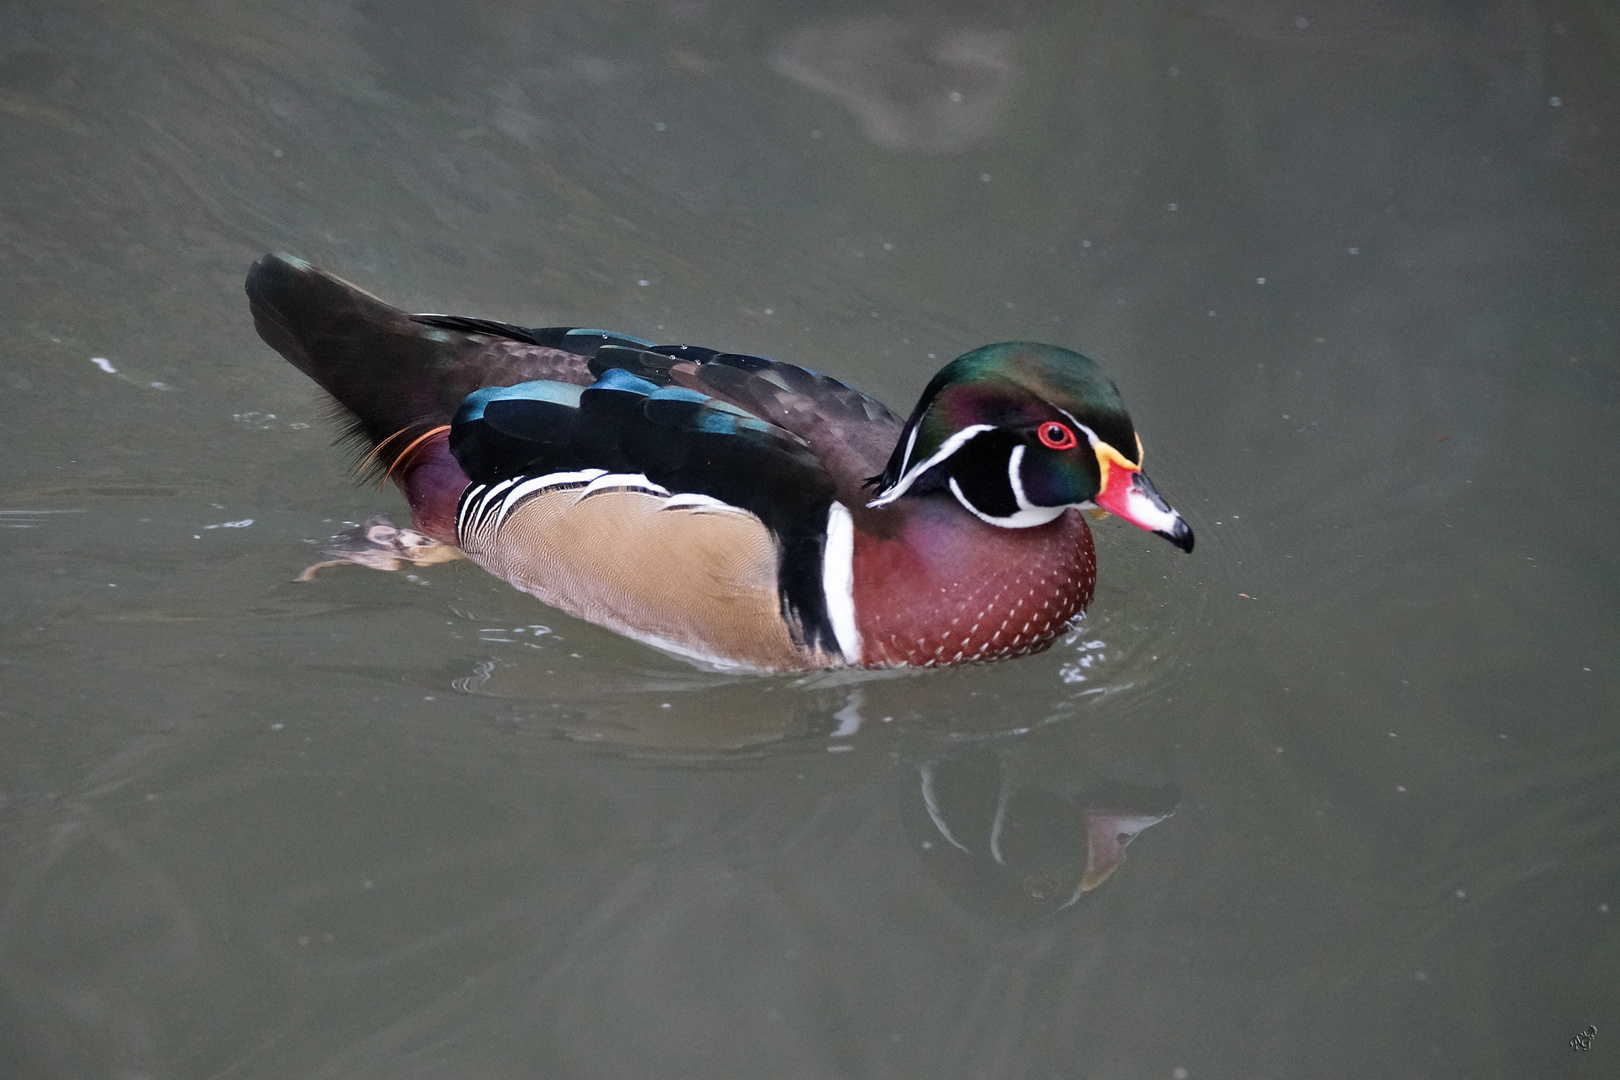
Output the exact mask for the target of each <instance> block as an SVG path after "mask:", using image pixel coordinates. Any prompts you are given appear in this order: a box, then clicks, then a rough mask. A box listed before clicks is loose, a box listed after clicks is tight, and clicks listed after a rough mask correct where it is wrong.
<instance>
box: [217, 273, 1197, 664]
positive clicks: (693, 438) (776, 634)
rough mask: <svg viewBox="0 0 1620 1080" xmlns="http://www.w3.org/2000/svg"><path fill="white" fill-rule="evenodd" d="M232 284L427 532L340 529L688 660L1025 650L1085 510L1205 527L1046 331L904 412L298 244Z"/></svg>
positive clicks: (1116, 399) (1074, 612) (1072, 613)
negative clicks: (508, 315)
mask: <svg viewBox="0 0 1620 1080" xmlns="http://www.w3.org/2000/svg"><path fill="white" fill-rule="evenodd" d="M247 293H248V299H249V302H250V304H251V307H252V310H253V320H254V325H255V327H256V328H257V329H258V332H259V335H260V336H261V337H262V338H264V340H265V341H266V342H267V343H268V344H269V345H270V346H271V347H272V348H274V349H275V350H276V351H277V352H279V353H281V355H282V356H284V357H286V358H287V359H288V360H289V361H291V362H292V364H293V365H294V366H295V367H297V368H298V369H299V370H300V371H302V372H304V373H305V374H306V375H308V376H309V377H310V378H312V379H314V380H315V382H316V383H318V384H320V386H321V387H322V388H323V389H325V390H326V391H327V392H328V393H329V394H331V395H332V396H333V397H334V398H335V399H336V400H337V402H338V403H339V404H340V405H341V407H342V409H343V411H344V413H346V414H347V417H348V419H349V432H348V434H349V435H350V436H351V437H352V438H353V439H355V440H356V441H357V442H358V443H359V444H360V445H362V446H364V447H367V448H369V453H368V454H367V455H366V464H367V465H368V466H370V467H371V468H373V469H374V470H375V471H376V472H378V473H380V474H381V475H382V477H383V478H384V481H385V482H386V480H387V479H392V480H393V481H394V482H395V483H396V484H397V485H398V486H399V488H400V490H401V491H402V492H403V493H404V495H405V498H406V500H407V501H408V502H409V503H410V506H411V511H412V514H413V516H414V519H415V520H414V525H415V528H416V530H417V532H419V533H420V534H422V535H421V536H420V537H416V538H415V539H414V540H413V541H412V543H411V544H410V545H402V544H399V543H396V542H393V541H397V539H398V537H397V536H393V537H392V539H391V540H390V541H389V543H388V544H387V545H386V546H388V550H386V551H381V552H378V553H374V555H373V556H371V557H369V558H368V557H367V556H365V555H364V554H363V553H362V554H360V555H357V554H356V552H355V550H354V549H355V548H356V547H363V546H364V540H363V538H361V540H360V541H357V542H351V543H350V544H349V545H348V546H347V547H346V548H340V549H335V550H330V551H329V552H328V553H329V554H333V555H335V556H336V557H337V558H339V559H341V560H346V561H355V562H362V563H368V564H370V565H389V566H397V565H398V561H397V560H399V559H406V560H410V561H424V562H426V561H438V560H439V559H442V558H445V557H447V556H450V557H453V555H454V553H455V551H457V550H459V552H460V553H461V554H462V555H464V556H465V557H466V558H468V559H471V560H472V561H473V562H475V563H477V564H478V565H479V566H481V567H483V568H484V569H486V570H488V571H489V572H490V573H492V574H495V575H496V576H498V577H501V578H503V579H505V580H506V581H508V582H510V583H511V584H513V585H515V586H516V587H517V588H519V589H522V590H523V591H524V592H527V593H531V594H532V595H534V596H536V597H538V598H540V599H541V600H543V601H544V602H545V603H547V604H550V605H552V606H553V607H556V608H560V609H562V610H563V611H566V612H568V613H569V614H571V615H574V616H577V617H579V618H582V619H586V620H588V621H590V622H593V623H596V624H598V625H600V626H605V627H607V628H609V629H611V630H614V631H617V632H618V633H621V634H624V635H625V636H627V637H631V638H634V639H636V640H638V641H642V642H646V643H648V644H650V645H654V646H656V647H658V648H660V649H663V650H665V651H668V652H671V653H674V654H677V655H680V656H683V657H686V658H688V659H692V660H696V661H699V662H701V663H706V664H709V665H713V666H716V667H721V668H749V669H756V670H764V671H802V670H808V669H815V668H834V667H894V666H924V667H932V666H936V665H945V664H959V663H969V662H972V661H982V660H993V659H1000V658H1003V657H1011V656H1021V655H1025V654H1028V653H1033V652H1038V651H1040V650H1042V649H1044V648H1046V647H1047V646H1048V645H1050V644H1051V643H1052V641H1053V639H1054V638H1056V637H1057V635H1059V634H1060V633H1062V632H1063V630H1064V629H1065V627H1066V626H1067V625H1068V624H1069V623H1070V622H1071V621H1073V620H1074V619H1075V618H1076V617H1077V616H1078V615H1079V614H1080V613H1081V612H1082V611H1084V610H1085V607H1086V605H1087V603H1089V602H1090V600H1091V595H1092V587H1093V584H1094V583H1095V580H1096V569H1097V567H1096V557H1095V555H1094V553H1093V550H1092V542H1091V532H1090V530H1089V529H1088V528H1087V526H1086V522H1085V520H1084V518H1083V517H1082V515H1081V514H1080V513H1079V511H1080V509H1082V508H1096V509H1100V510H1102V511H1107V512H1108V513H1112V514H1114V515H1116V516H1118V517H1121V518H1124V519H1125V520H1126V521H1129V522H1131V523H1132V524H1135V525H1138V526H1141V527H1142V528H1144V529H1148V530H1150V531H1152V532H1155V533H1157V534H1159V535H1160V536H1163V537H1165V538H1166V539H1168V540H1169V541H1170V542H1171V543H1172V544H1174V545H1175V546H1177V547H1179V548H1181V549H1182V550H1183V551H1188V552H1190V551H1191V550H1192V547H1193V534H1192V530H1191V529H1190V528H1189V527H1188V526H1187V523H1186V522H1185V521H1183V520H1182V519H1181V517H1180V515H1178V514H1177V513H1176V512H1175V511H1174V510H1172V509H1171V508H1170V507H1169V506H1168V505H1166V503H1165V501H1164V500H1163V499H1161V498H1160V497H1159V494H1158V492H1157V491H1155V490H1154V488H1153V485H1152V484H1151V483H1150V482H1149V481H1148V478H1147V476H1146V475H1145V474H1144V473H1143V472H1142V444H1141V441H1140V440H1139V439H1138V438H1137V436H1136V431H1135V428H1134V427H1132V425H1131V419H1130V417H1129V415H1127V414H1126V412H1125V406H1124V403H1123V401H1122V400H1121V397H1120V393H1119V390H1118V388H1117V387H1116V386H1115V385H1114V383H1113V382H1112V381H1111V380H1110V379H1109V378H1108V376H1107V375H1106V374H1104V373H1103V371H1102V369H1101V368H1100V367H1099V366H1098V365H1097V364H1096V363H1094V362H1093V361H1091V360H1089V359H1087V358H1086V357H1084V356H1081V355H1079V354H1078V353H1074V352H1070V351H1068V350H1066V349H1060V348H1057V347H1055V346H1052V345H1042V344H1036V343H1033V342H1006V343H1002V344H998V345H987V346H984V347H983V348H979V349H975V350H973V351H972V352H970V353H967V354H966V355H964V356H962V357H959V358H958V359H956V360H953V361H952V362H951V363H949V364H947V365H946V366H945V367H944V368H943V369H942V370H941V371H940V372H939V374H937V375H935V376H934V378H933V381H931V382H930V383H929V384H928V386H927V388H926V389H924V390H923V393H922V397H921V398H920V399H919V400H918V402H917V406H916V408H915V409H913V410H912V413H911V417H910V419H909V420H906V421H904V422H902V421H901V419H900V418H899V417H898V416H897V415H896V414H895V413H893V412H891V411H890V410H889V409H888V408H887V407H885V406H884V405H882V404H881V403H879V402H878V401H876V400H874V399H872V398H870V397H867V396H866V395H865V394H863V393H861V392H860V391H858V390H854V389H852V388H850V387H849V386H846V385H845V384H843V383H841V382H839V381H837V380H836V379H831V378H828V377H827V376H825V375H819V374H817V373H815V372H813V371H810V370H807V369H805V368H802V367H797V366H795V365H793V364H785V363H779V362H777V361H773V360H767V359H763V358H761V357H758V356H745V355H741V354H737V353H723V352H716V351H715V350H713V349H704V348H698V347H696V346H690V345H654V344H652V343H649V342H646V341H641V340H638V339H636V338H632V337H627V336H625V335H622V334H613V333H608V332H606V331H602V330H588V329H573V328H566V327H548V328H543V329H525V328H522V327H518V326H511V325H508V324H506V323H500V322H492V321H489V320H486V319H477V318H465V317H460V316H449V315H410V314H406V313H405V312H403V311H399V310H397V309H396V308H393V307H390V306H389V305H387V304H385V303H383V302H382V301H380V300H378V299H377V298H375V297H373V296H371V295H370V294H368V293H366V292H363V291H362V290H360V289H358V288H356V287H355V286H353V285H350V284H349V283H347V282H345V281H342V280H340V279H339V278H336V277H334V276H332V275H331V274H328V273H325V272H324V271H321V270H318V269H316V268H314V267H312V266H310V265H309V264H308V263H305V262H303V261H302V260H299V259H296V258H293V257H291V256H287V255H266V256H265V257H264V258H262V259H260V260H259V261H258V262H257V263H255V264H254V266H253V268H252V269H251V271H250V272H249V274H248V278H247ZM368 524H372V525H374V524H375V523H368ZM424 538H425V539H426V540H427V541H431V542H433V543H431V544H427V543H422V542H419V541H422V540H423V539H424ZM430 547H431V548H433V549H435V550H428V549H429V548H430ZM446 548H448V550H446Z"/></svg>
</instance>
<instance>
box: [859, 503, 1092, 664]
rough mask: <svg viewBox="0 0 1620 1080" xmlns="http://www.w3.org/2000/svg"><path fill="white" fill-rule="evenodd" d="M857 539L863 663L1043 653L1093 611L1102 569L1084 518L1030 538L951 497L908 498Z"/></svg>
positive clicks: (1071, 514) (1071, 516) (1065, 519)
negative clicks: (1076, 620) (1070, 625)
mask: <svg viewBox="0 0 1620 1080" xmlns="http://www.w3.org/2000/svg"><path fill="white" fill-rule="evenodd" d="M883 512H884V513H885V514H886V515H887V514H893V515H894V517H893V518H892V519H891V520H888V521H885V522H884V523H883V524H884V525H885V526H886V527H884V528H876V529H860V528H857V529H856V532H855V550H854V558H853V573H854V582H855V589H854V592H855V597H856V601H855V622H856V627H857V629H858V630H859V631H860V635H861V663H863V664H867V665H874V666H883V665H890V664H909V665H921V666H925V667H926V666H933V665H936V664H950V663H962V662H965V661H969V660H992V659H997V658H1000V657H1005V656H1018V655H1022V654H1025V653H1031V652H1038V651H1040V650H1041V649H1044V648H1046V646H1048V645H1050V644H1051V643H1052V640H1053V639H1054V638H1055V637H1057V635H1058V634H1060V633H1061V632H1062V631H1063V628H1064V627H1065V626H1066V625H1067V624H1068V623H1069V622H1070V620H1072V619H1073V618H1074V617H1075V616H1076V615H1078V614H1080V612H1082V611H1084V610H1085V607H1086V605H1087V604H1088V603H1090V602H1091V592H1092V587H1093V585H1094V584H1095V582H1096V577H1097V560H1096V555H1095V553H1094V552H1093V550H1092V545H1091V530H1090V529H1088V528H1087V527H1086V523H1085V519H1084V518H1083V517H1082V516H1081V515H1080V513H1079V512H1078V511H1075V510H1069V511H1067V512H1066V513H1064V514H1063V515H1062V516H1061V517H1059V518H1057V519H1056V520H1055V521H1052V522H1049V523H1047V524H1045V525H1037V526H1034V527H1033V528H1028V529H1003V528H998V527H997V526H994V525H990V524H988V523H986V522H983V521H980V520H979V519H978V518H976V517H974V516H973V515H971V514H969V513H968V512H967V511H965V510H963V509H962V508H961V507H960V506H959V505H957V504H956V502H955V501H954V500H952V499H950V498H949V496H945V497H938V496H923V497H919V498H915V499H910V498H906V499H900V500H898V501H897V502H895V503H894V504H893V505H892V506H891V507H886V508H884V511H883Z"/></svg>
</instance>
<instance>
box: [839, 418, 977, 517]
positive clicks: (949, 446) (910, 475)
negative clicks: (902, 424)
mask: <svg viewBox="0 0 1620 1080" xmlns="http://www.w3.org/2000/svg"><path fill="white" fill-rule="evenodd" d="M994 430H996V427H995V425H994V424H969V425H968V426H967V427H965V428H963V429H962V430H961V431H958V432H957V433H956V434H954V435H952V436H951V437H950V438H948V439H946V440H945V441H944V442H943V443H941V444H940V447H939V449H938V450H936V451H934V454H933V456H932V457H930V458H929V459H928V460H927V461H924V462H923V463H922V464H920V465H917V466H915V467H914V468H911V469H908V470H906V473H905V475H903V476H901V477H900V479H898V480H896V481H895V482H894V486H893V487H892V488H890V489H889V490H888V491H885V492H882V493H880V494H879V495H878V497H877V498H875V499H873V500H872V501H871V502H869V503H867V504H866V505H867V506H873V507H876V506H887V505H889V504H890V503H892V502H894V500H896V499H898V498H899V497H900V496H902V495H904V494H905V493H906V490H907V489H908V488H910V487H911V485H912V484H914V483H915V482H916V480H917V477H919V476H921V475H922V474H923V473H925V472H927V471H928V470H929V469H932V468H933V467H934V466H935V465H938V464H939V463H940V462H942V461H944V460H945V459H946V458H948V457H950V456H951V455H952V454H954V453H956V452H957V451H958V450H960V449H961V448H962V444H963V443H965V442H967V441H968V440H969V439H971V438H973V436H975V435H978V434H980V433H982V432H986V431H994ZM911 433H912V435H916V433H917V429H916V428H912V430H911ZM907 453H908V454H909V453H910V447H909V446H908V447H907ZM975 512H977V511H975Z"/></svg>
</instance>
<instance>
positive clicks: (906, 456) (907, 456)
mask: <svg viewBox="0 0 1620 1080" xmlns="http://www.w3.org/2000/svg"><path fill="white" fill-rule="evenodd" d="M921 426H922V423H921V422H920V421H919V422H918V423H917V424H916V425H914V426H913V427H912V429H911V434H909V435H907V436H906V452H905V453H903V454H901V455H900V475H901V476H904V475H906V466H907V465H909V464H911V452H912V451H913V450H915V449H916V448H917V428H919V427H921Z"/></svg>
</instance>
